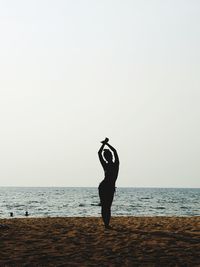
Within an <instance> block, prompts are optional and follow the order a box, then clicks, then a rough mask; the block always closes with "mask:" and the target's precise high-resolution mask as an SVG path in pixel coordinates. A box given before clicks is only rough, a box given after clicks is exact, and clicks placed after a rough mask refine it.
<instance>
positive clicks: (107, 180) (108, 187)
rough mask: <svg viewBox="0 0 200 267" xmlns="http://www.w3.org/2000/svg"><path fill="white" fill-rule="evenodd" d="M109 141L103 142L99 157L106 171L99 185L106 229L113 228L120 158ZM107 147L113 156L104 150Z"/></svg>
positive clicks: (107, 150)
mask: <svg viewBox="0 0 200 267" xmlns="http://www.w3.org/2000/svg"><path fill="white" fill-rule="evenodd" d="M108 141H109V139H108V138H106V139H105V140H104V141H102V142H101V143H102V146H101V147H100V149H99V152H98V155H99V160H100V162H101V165H102V167H103V169H104V173H105V177H104V180H103V181H102V182H101V183H100V185H99V197H100V201H101V215H102V219H103V222H104V225H105V228H108V229H109V228H111V227H110V226H109V223H110V217H111V205H112V201H113V197H114V193H115V182H116V180H117V176H118V172H119V158H118V155H117V151H116V150H115V149H114V147H112V146H111V145H110V144H108ZM105 145H107V147H108V148H110V150H111V151H112V152H113V154H114V161H113V154H112V152H111V151H110V150H109V149H104V147H105Z"/></svg>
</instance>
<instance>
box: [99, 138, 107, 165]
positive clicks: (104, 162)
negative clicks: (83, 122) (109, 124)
mask: <svg viewBox="0 0 200 267" xmlns="http://www.w3.org/2000/svg"><path fill="white" fill-rule="evenodd" d="M105 144H106V142H102V145H101V147H100V149H99V151H98V155H99V160H100V162H101V165H102V167H103V168H105V165H106V161H105V160H104V158H103V156H102V152H103V149H104V146H105Z"/></svg>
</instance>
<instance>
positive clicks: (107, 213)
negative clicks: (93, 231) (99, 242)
mask: <svg viewBox="0 0 200 267" xmlns="http://www.w3.org/2000/svg"><path fill="white" fill-rule="evenodd" d="M113 196H114V193H113V192H112V191H111V192H109V194H108V195H107V198H106V199H105V200H106V201H105V202H104V205H103V206H102V217H103V221H104V224H105V227H106V228H109V224H110V218H111V205H112V201H113Z"/></svg>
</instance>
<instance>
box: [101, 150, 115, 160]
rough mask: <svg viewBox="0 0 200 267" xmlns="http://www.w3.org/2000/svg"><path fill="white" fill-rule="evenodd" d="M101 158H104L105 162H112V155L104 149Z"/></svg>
mask: <svg viewBox="0 0 200 267" xmlns="http://www.w3.org/2000/svg"><path fill="white" fill-rule="evenodd" d="M103 156H104V158H105V159H106V161H107V162H112V160H113V155H112V153H111V152H110V150H109V149H104V150H103Z"/></svg>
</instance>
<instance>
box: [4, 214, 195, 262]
mask: <svg viewBox="0 0 200 267" xmlns="http://www.w3.org/2000/svg"><path fill="white" fill-rule="evenodd" d="M0 224H1V227H0V235H1V241H0V266H1V267H2V266H192V267H193V266H200V217H113V218H112V221H111V224H112V226H113V229H112V230H105V229H104V227H103V225H102V221H101V218H94V217H91V218H76V217H73V218H23V219H15V218H12V219H1V220H0Z"/></svg>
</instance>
